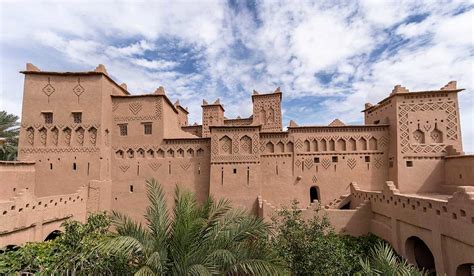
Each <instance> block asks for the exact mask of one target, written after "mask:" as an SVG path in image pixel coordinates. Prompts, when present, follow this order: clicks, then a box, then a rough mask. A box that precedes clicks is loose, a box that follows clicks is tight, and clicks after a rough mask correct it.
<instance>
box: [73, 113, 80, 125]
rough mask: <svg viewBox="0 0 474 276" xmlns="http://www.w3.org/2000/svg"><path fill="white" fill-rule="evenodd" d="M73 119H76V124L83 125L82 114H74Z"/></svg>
mask: <svg viewBox="0 0 474 276" xmlns="http://www.w3.org/2000/svg"><path fill="white" fill-rule="evenodd" d="M72 117H73V119H74V123H75V124H80V123H82V112H73V113H72Z"/></svg>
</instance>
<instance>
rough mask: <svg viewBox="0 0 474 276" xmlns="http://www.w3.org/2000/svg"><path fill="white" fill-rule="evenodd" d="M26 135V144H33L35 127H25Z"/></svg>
mask: <svg viewBox="0 0 474 276" xmlns="http://www.w3.org/2000/svg"><path fill="white" fill-rule="evenodd" d="M26 136H27V138H28V144H30V145H31V146H33V144H34V142H35V129H34V128H32V127H29V128H27V129H26Z"/></svg>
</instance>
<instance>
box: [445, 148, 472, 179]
mask: <svg viewBox="0 0 474 276" xmlns="http://www.w3.org/2000/svg"><path fill="white" fill-rule="evenodd" d="M445 160H446V163H445V166H444V169H445V178H446V179H445V182H446V185H448V186H474V155H473V154H471V155H453V156H446V157H445Z"/></svg>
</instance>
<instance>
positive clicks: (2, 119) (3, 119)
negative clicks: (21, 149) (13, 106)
mask: <svg viewBox="0 0 474 276" xmlns="http://www.w3.org/2000/svg"><path fill="white" fill-rule="evenodd" d="M19 125H20V124H19V123H18V116H16V115H13V114H8V113H7V112H6V111H0V160H7V161H11V160H15V159H16V155H17V149H18V135H19V132H20V128H19Z"/></svg>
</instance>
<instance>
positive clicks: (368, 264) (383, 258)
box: [360, 242, 428, 276]
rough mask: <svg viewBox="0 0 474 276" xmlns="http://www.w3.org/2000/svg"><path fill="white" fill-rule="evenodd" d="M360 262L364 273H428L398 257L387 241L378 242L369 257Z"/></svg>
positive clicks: (423, 274) (417, 274) (421, 275)
mask: <svg viewBox="0 0 474 276" xmlns="http://www.w3.org/2000/svg"><path fill="white" fill-rule="evenodd" d="M360 264H361V266H362V271H361V273H362V275H415V276H425V275H428V274H427V273H426V272H425V271H420V270H418V268H417V267H416V266H414V265H411V264H409V263H408V262H407V261H406V260H405V259H401V258H400V257H398V256H397V254H396V253H395V252H394V251H393V249H392V247H391V246H390V245H389V244H388V243H385V242H379V243H377V244H376V245H375V246H374V247H373V248H372V249H371V251H370V256H369V258H368V259H366V260H362V259H361V260H360Z"/></svg>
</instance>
